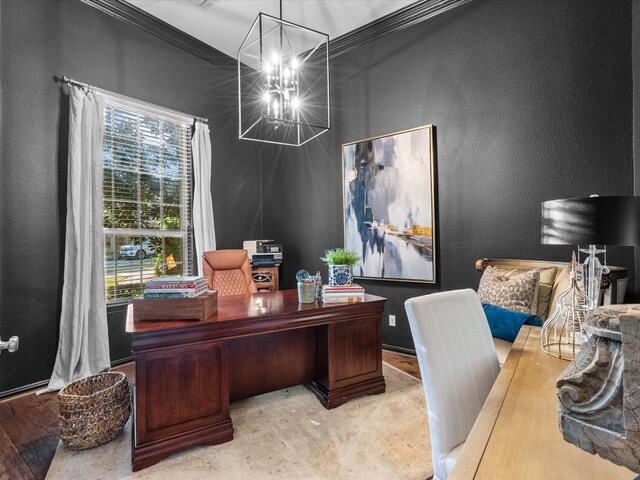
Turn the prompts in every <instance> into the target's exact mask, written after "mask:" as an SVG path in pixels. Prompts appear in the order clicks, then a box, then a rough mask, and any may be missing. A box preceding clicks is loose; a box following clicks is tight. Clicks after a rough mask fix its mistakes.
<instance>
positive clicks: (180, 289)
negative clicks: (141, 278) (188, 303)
mask: <svg viewBox="0 0 640 480" xmlns="http://www.w3.org/2000/svg"><path fill="white" fill-rule="evenodd" d="M206 291H207V280H206V279H205V278H204V277H158V278H154V279H153V280H149V281H148V282H147V287H146V288H145V290H144V293H143V296H144V298H194V297H197V296H199V295H202V294H203V293H204V292H206Z"/></svg>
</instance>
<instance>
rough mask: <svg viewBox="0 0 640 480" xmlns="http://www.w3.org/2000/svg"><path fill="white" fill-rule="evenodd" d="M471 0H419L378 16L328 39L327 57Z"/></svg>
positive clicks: (337, 54) (334, 55)
mask: <svg viewBox="0 0 640 480" xmlns="http://www.w3.org/2000/svg"><path fill="white" fill-rule="evenodd" d="M470 1H471V0H421V1H418V2H416V3H413V4H411V5H407V6H406V7H404V8H401V9H400V10H397V11H395V12H392V13H390V14H388V15H385V16H384V17H380V18H379V19H377V20H374V21H373V22H370V23H367V24H366V25H363V26H362V27H359V28H357V29H355V30H352V31H351V32H348V33H345V34H344V35H341V36H339V37H336V38H334V39H333V40H330V41H329V58H335V57H337V56H339V55H342V54H343V53H346V52H348V51H349V50H352V49H354V48H356V47H358V46H360V45H362V44H364V43H367V42H370V41H372V40H375V39H377V38H380V37H382V36H384V35H387V34H388V33H391V32H395V31H397V30H401V29H403V28H406V27H408V26H410V25H414V24H416V23H419V22H422V21H424V20H426V19H428V18H431V17H435V16H436V15H439V14H441V13H444V12H446V11H447V10H451V9H452V8H456V7H458V6H460V5H462V4H464V3H468V2H470Z"/></svg>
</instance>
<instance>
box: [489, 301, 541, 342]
mask: <svg viewBox="0 0 640 480" xmlns="http://www.w3.org/2000/svg"><path fill="white" fill-rule="evenodd" d="M482 308H483V309H484V314H485V315H486V316H487V321H488V322H489V328H490V329H491V336H493V337H496V338H501V339H503V340H507V341H508V342H513V341H515V339H516V337H517V336H518V332H519V331H520V329H521V328H522V326H523V325H535V326H536V327H541V326H542V320H540V317H538V316H536V315H533V314H531V313H524V312H516V311H514V310H507V309H506V308H502V307H498V306H496V305H490V304H487V303H483V304H482Z"/></svg>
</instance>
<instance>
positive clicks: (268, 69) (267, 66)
mask: <svg viewBox="0 0 640 480" xmlns="http://www.w3.org/2000/svg"><path fill="white" fill-rule="evenodd" d="M264 71H265V72H267V73H269V72H270V71H271V64H270V63H269V62H264Z"/></svg>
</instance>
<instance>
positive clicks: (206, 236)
mask: <svg viewBox="0 0 640 480" xmlns="http://www.w3.org/2000/svg"><path fill="white" fill-rule="evenodd" d="M191 151H192V154H193V177H194V192H193V236H194V238H195V243H196V258H197V262H196V268H198V272H196V273H197V274H200V275H202V254H203V252H208V251H209V250H215V249H216V232H215V228H214V226H213V202H212V200H211V139H210V138H209V126H208V125H207V124H206V123H203V122H200V121H196V126H195V131H194V133H193V139H192V140H191Z"/></svg>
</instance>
